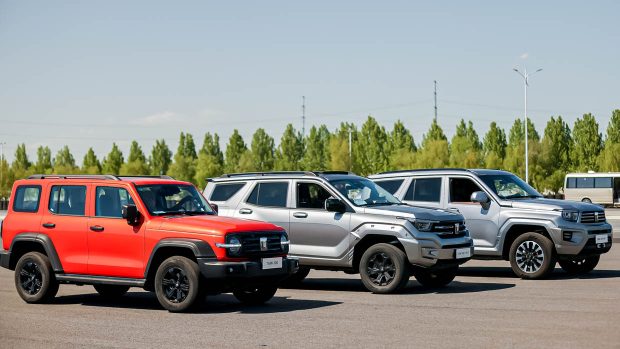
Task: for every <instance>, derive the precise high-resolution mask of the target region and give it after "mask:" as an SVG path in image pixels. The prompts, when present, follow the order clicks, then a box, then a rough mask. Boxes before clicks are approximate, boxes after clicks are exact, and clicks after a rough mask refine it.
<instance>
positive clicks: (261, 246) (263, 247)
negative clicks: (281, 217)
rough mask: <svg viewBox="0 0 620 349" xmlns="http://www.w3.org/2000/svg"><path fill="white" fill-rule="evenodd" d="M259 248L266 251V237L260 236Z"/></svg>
mask: <svg viewBox="0 0 620 349" xmlns="http://www.w3.org/2000/svg"><path fill="white" fill-rule="evenodd" d="M260 250H261V251H267V238H260Z"/></svg>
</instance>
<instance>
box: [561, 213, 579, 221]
mask: <svg viewBox="0 0 620 349" xmlns="http://www.w3.org/2000/svg"><path fill="white" fill-rule="evenodd" d="M562 218H563V219H564V220H566V221H569V222H577V220H578V219H579V211H571V210H563V211H562Z"/></svg>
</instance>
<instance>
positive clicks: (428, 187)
mask: <svg viewBox="0 0 620 349" xmlns="http://www.w3.org/2000/svg"><path fill="white" fill-rule="evenodd" d="M407 194H408V195H409V197H411V199H405V200H412V201H427V202H439V201H440V200H441V178H418V179H416V180H415V181H413V182H412V183H411V185H410V186H409V189H408V190H407Z"/></svg>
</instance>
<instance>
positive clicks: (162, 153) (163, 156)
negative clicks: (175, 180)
mask: <svg viewBox="0 0 620 349" xmlns="http://www.w3.org/2000/svg"><path fill="white" fill-rule="evenodd" d="M171 162H172V151H171V150H170V148H168V144H166V141H165V140H163V139H162V140H159V139H158V140H156V141H155V144H154V145H153V149H151V155H150V156H149V167H150V171H151V174H152V175H154V176H161V175H165V174H166V173H168V168H170V163H171Z"/></svg>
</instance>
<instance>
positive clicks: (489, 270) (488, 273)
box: [458, 266, 620, 280]
mask: <svg viewBox="0 0 620 349" xmlns="http://www.w3.org/2000/svg"><path fill="white" fill-rule="evenodd" d="M458 275H459V276H477V277H501V278H516V276H515V274H514V273H513V272H512V269H510V267H463V266H462V267H460V268H459V272H458ZM617 277H620V270H598V269H594V270H593V271H591V272H589V273H587V274H581V275H571V274H568V273H566V272H564V271H563V270H562V269H561V268H555V269H554V270H553V273H551V274H550V275H549V276H548V277H547V280H566V279H609V278H617Z"/></svg>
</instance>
